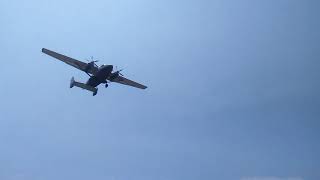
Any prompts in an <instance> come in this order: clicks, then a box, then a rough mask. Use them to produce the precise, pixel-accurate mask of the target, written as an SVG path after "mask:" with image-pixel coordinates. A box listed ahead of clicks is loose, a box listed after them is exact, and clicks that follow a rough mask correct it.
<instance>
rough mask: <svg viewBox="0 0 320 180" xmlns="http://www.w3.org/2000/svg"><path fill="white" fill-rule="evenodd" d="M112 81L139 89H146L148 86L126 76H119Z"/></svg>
mask: <svg viewBox="0 0 320 180" xmlns="http://www.w3.org/2000/svg"><path fill="white" fill-rule="evenodd" d="M112 82H117V83H120V84H123V85H128V86H132V87H136V88H139V89H146V88H147V86H145V85H142V84H139V83H137V82H134V81H131V80H130V79H127V78H125V77H122V76H118V77H117V78H115V79H114V80H112Z"/></svg>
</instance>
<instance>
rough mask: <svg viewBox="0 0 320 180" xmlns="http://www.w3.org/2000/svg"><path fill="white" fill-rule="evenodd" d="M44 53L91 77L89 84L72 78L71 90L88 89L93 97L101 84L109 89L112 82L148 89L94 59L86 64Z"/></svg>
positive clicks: (54, 53)
mask: <svg viewBox="0 0 320 180" xmlns="http://www.w3.org/2000/svg"><path fill="white" fill-rule="evenodd" d="M42 52H43V53H45V54H47V55H49V56H52V57H54V58H56V59H59V60H60V61H63V62H65V63H66V64H68V65H70V66H73V67H75V68H77V69H79V70H81V71H84V72H85V73H86V74H88V75H89V76H90V78H89V80H88V81H87V83H81V82H77V81H75V80H74V78H73V77H72V78H71V82H70V88H72V87H74V86H76V87H80V88H82V89H86V90H88V91H91V92H93V96H95V95H96V94H97V92H98V88H97V86H98V85H99V84H105V87H106V88H107V87H108V84H109V83H110V82H116V83H120V84H124V85H128V86H132V87H136V88H140V89H146V88H147V86H144V85H142V84H139V83H137V82H134V81H132V80H129V79H127V78H125V77H123V75H122V74H121V71H122V70H117V71H113V65H101V66H100V67H99V66H97V64H96V62H97V61H94V60H93V58H92V59H91V62H89V63H84V62H82V61H78V60H76V59H73V58H70V57H68V56H65V55H62V54H59V53H56V52H54V51H51V50H48V49H45V48H42Z"/></svg>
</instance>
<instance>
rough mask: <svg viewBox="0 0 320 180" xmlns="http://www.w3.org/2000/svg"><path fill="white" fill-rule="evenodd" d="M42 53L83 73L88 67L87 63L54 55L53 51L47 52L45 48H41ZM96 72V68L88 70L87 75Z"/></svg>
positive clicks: (57, 54)
mask: <svg viewBox="0 0 320 180" xmlns="http://www.w3.org/2000/svg"><path fill="white" fill-rule="evenodd" d="M42 52H43V53H45V54H47V55H49V56H51V57H54V58H56V59H59V60H60V61H62V62H64V63H66V64H69V65H70V66H73V67H75V68H77V69H79V70H81V71H85V70H86V67H87V65H88V64H87V63H84V62H81V61H78V60H76V59H73V58H70V57H68V56H65V55H62V54H59V53H56V52H54V51H51V50H48V49H45V48H42ZM97 71H98V68H97V67H92V68H90V69H89V70H88V73H91V74H95V73H96V72H97Z"/></svg>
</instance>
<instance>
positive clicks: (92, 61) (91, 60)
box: [86, 56, 99, 67]
mask: <svg viewBox="0 0 320 180" xmlns="http://www.w3.org/2000/svg"><path fill="white" fill-rule="evenodd" d="M86 60H87V61H88V63H93V65H95V66H96V67H98V65H97V64H96V62H99V60H94V59H93V56H90V60H89V59H86Z"/></svg>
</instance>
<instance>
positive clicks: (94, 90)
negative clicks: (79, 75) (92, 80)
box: [70, 77, 98, 96]
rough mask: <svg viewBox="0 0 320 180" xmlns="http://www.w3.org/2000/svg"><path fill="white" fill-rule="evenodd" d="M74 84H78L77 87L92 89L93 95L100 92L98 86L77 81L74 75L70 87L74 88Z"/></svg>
mask: <svg viewBox="0 0 320 180" xmlns="http://www.w3.org/2000/svg"><path fill="white" fill-rule="evenodd" d="M73 86H76V87H79V88H82V89H85V90H88V91H91V92H93V96H95V95H96V94H97V93H98V88H95V87H92V86H89V85H87V84H84V83H81V82H77V81H75V80H74V78H73V77H72V79H71V82H70V88H72V87H73Z"/></svg>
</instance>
